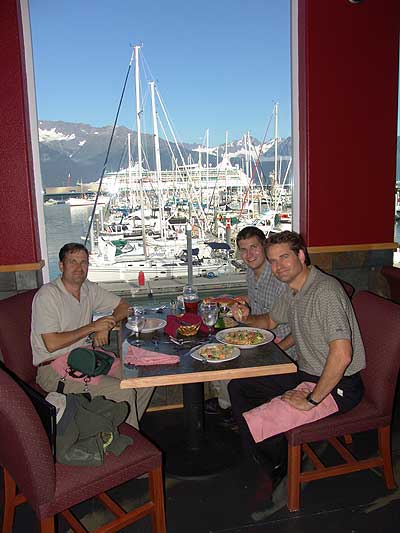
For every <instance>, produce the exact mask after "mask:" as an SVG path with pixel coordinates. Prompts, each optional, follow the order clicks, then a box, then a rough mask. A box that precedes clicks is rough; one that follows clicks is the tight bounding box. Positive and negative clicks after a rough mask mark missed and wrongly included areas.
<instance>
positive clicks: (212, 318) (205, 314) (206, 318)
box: [200, 302, 219, 339]
mask: <svg viewBox="0 0 400 533" xmlns="http://www.w3.org/2000/svg"><path fill="white" fill-rule="evenodd" d="M218 311H219V308H218V304H217V303H214V302H210V303H202V304H201V306H200V316H201V318H202V319H203V322H204V324H205V325H206V326H208V339H211V328H212V326H214V324H215V323H216V322H217V320H218Z"/></svg>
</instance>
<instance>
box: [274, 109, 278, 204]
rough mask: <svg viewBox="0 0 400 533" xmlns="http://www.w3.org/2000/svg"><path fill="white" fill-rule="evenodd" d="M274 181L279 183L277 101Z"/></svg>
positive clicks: (276, 112)
mask: <svg viewBox="0 0 400 533" xmlns="http://www.w3.org/2000/svg"><path fill="white" fill-rule="evenodd" d="M274 173H275V183H276V184H277V185H279V180H278V102H275V167H274ZM277 207H278V206H277V205H274V209H275V210H276V209H277Z"/></svg>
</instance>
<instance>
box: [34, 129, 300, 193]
mask: <svg viewBox="0 0 400 533" xmlns="http://www.w3.org/2000/svg"><path fill="white" fill-rule="evenodd" d="M112 131H113V127H112V126H103V127H95V126H91V125H89V124H81V123H72V122H62V121H45V120H41V121H39V150H40V163H41V171H42V182H43V187H56V186H65V185H75V184H76V183H78V182H81V181H82V182H83V183H88V182H92V181H96V180H98V179H99V178H100V177H101V175H102V172H103V167H104V165H105V162H106V154H107V151H108V146H109V144H110V139H111V136H112ZM128 134H130V135H131V150H132V153H131V158H132V161H137V133H136V132H135V131H131V130H129V129H128V128H126V127H125V126H117V127H116V128H115V132H114V135H113V140H112V143H111V148H110V152H109V156H108V158H107V163H106V170H107V171H116V170H119V169H121V168H126V167H127V166H128V142H127V140H128ZM251 143H252V145H253V147H254V148H256V149H257V148H259V147H260V145H261V144H262V143H261V142H260V141H259V140H257V139H255V138H254V137H251ZM291 144H292V143H291V138H290V137H287V138H286V139H279V141H278V154H279V156H282V167H283V168H282V172H284V169H285V168H286V166H287V163H288V161H289V160H290V155H291V149H292V147H291ZM142 148H143V154H144V156H143V166H144V167H145V168H149V169H151V170H154V169H155V155H154V140H153V135H149V134H142ZM179 149H180V151H181V153H182V155H183V157H184V159H185V163H188V162H192V163H197V162H198V160H199V147H198V145H194V144H189V143H183V144H182V145H179ZM217 150H218V161H221V159H222V155H223V154H224V152H225V144H223V145H219V146H215V147H212V148H209V164H210V165H212V166H214V165H215V164H216V163H217ZM171 151H172V152H173V153H174V155H175V157H176V159H177V160H178V161H180V156H179V151H178V147H177V146H176V145H175V144H174V143H170V142H167V141H166V140H164V139H161V138H160V157H161V168H162V169H165V170H168V169H171V168H172V158H171ZM262 154H263V155H262V158H261V161H262V167H263V171H264V175H265V176H268V173H269V171H270V170H272V169H273V166H274V141H273V140H272V141H271V140H270V141H268V142H266V143H264V144H263V146H262ZM228 155H229V156H230V160H231V163H232V164H233V165H235V164H239V163H241V162H243V161H244V159H245V146H244V141H243V139H240V140H237V141H233V142H230V143H229V144H228ZM201 162H202V164H203V165H204V164H205V162H206V155H205V153H202V154H201ZM179 164H181V163H179Z"/></svg>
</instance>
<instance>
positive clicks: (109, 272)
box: [88, 243, 239, 283]
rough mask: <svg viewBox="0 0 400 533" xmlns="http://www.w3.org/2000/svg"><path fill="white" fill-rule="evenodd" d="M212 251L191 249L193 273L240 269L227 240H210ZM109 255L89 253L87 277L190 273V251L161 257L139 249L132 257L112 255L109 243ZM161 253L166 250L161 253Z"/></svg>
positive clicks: (100, 280) (128, 278) (126, 278)
mask: <svg viewBox="0 0 400 533" xmlns="http://www.w3.org/2000/svg"><path fill="white" fill-rule="evenodd" d="M208 246H209V247H210V250H211V253H210V256H209V257H204V256H201V255H199V249H197V248H194V249H193V250H192V261H191V268H192V272H193V276H195V277H198V276H202V277H207V278H210V279H211V278H214V277H217V276H219V275H221V274H226V273H230V272H232V273H233V272H238V271H239V269H238V267H237V265H236V264H235V261H232V260H231V251H230V247H229V246H228V245H224V243H209V244H208ZM105 249H106V250H107V251H108V253H109V255H104V254H103V255H99V254H90V264H89V273H88V278H89V279H90V280H91V281H94V282H97V283H107V282H112V281H121V280H122V281H126V282H131V281H132V282H135V281H137V279H138V275H139V272H143V273H144V275H145V278H146V279H163V278H167V279H173V278H180V277H185V276H187V275H188V268H189V265H188V253H187V250H186V249H184V250H181V252H180V253H179V254H177V256H174V257H165V256H164V257H162V256H161V257H160V256H157V255H156V253H154V255H153V256H152V257H146V258H145V257H144V255H143V254H140V251H141V249H140V248H138V249H137V250H136V251H137V253H136V254H135V253H134V252H133V253H132V255H131V256H130V257H128V256H127V255H125V254H121V255H120V256H113V251H115V250H113V248H112V247H110V243H107V245H106V248H105ZM162 253H165V251H164V252H162Z"/></svg>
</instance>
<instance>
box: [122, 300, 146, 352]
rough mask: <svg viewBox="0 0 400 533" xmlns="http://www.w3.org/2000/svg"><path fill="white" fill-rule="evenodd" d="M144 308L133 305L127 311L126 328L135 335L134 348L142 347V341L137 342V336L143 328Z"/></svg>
mask: <svg viewBox="0 0 400 533" xmlns="http://www.w3.org/2000/svg"><path fill="white" fill-rule="evenodd" d="M144 321H145V318H144V308H143V307H141V306H140V305H135V306H134V307H130V308H129V309H128V320H127V322H126V326H127V327H128V328H129V329H131V330H132V331H133V332H134V333H135V335H136V341H135V343H134V345H135V346H142V344H143V343H142V341H140V340H139V334H140V332H141V331H142V329H143V326H144Z"/></svg>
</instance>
